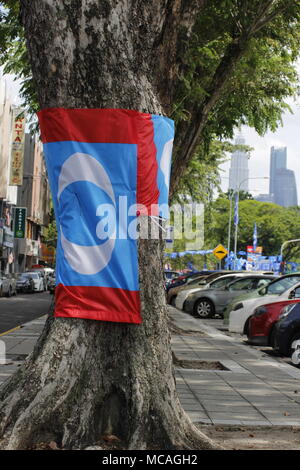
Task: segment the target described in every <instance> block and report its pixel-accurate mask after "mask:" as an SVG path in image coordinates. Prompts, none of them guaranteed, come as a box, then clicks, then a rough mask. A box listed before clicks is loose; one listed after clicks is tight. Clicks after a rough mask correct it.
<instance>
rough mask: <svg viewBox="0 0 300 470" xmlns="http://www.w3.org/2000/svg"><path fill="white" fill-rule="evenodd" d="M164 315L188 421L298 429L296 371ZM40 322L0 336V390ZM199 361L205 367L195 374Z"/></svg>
mask: <svg viewBox="0 0 300 470" xmlns="http://www.w3.org/2000/svg"><path fill="white" fill-rule="evenodd" d="M169 315H170V318H171V320H172V323H173V325H174V326H175V329H173V331H174V332H173V334H172V350H173V352H174V354H175V356H176V358H177V360H178V361H179V362H178V363H177V364H179V365H176V368H175V371H176V379H177V388H178V394H179V397H180V400H181V402H182V405H183V407H184V409H185V410H186V412H187V413H188V414H189V416H190V418H191V419H192V421H194V422H197V423H204V424H223V425H252V426H259V425H262V426H272V425H274V426H276V425H278V426H291V425H292V426H300V370H299V369H297V368H295V367H294V366H292V365H289V364H283V363H279V362H277V361H276V360H275V359H273V358H271V357H267V356H266V355H265V354H264V353H262V352H261V351H259V350H256V349H254V348H251V347H249V346H246V345H244V344H242V342H241V341H240V340H239V339H238V338H232V337H229V336H227V335H225V334H223V333H221V332H220V331H218V330H217V329H216V328H215V327H214V326H213V325H214V320H211V321H206V320H198V319H195V318H193V317H191V316H189V315H187V314H185V313H183V312H180V311H178V310H176V309H175V308H173V307H170V308H169ZM45 320H46V316H44V317H41V318H39V319H36V320H34V321H31V322H29V323H26V324H25V325H23V327H21V328H18V329H16V330H13V331H11V332H9V333H7V334H4V335H0V341H4V344H5V346H6V364H1V353H0V385H1V383H2V382H4V380H6V379H7V378H8V377H9V376H10V375H11V374H12V373H13V372H14V371H15V370H16V369H17V368H18V367H19V366H20V364H21V363H22V361H23V360H24V358H25V357H26V355H27V354H29V353H30V352H31V351H32V349H33V347H34V344H35V342H36V340H37V338H38V336H39V334H40V332H41V330H42V328H43V325H44V322H45ZM0 351H1V348H0ZM199 362H201V367H203V363H204V366H206V368H205V369H203V368H201V369H199V368H198V365H199ZM182 366H184V367H182ZM216 367H218V369H216ZM221 369H223V370H221Z"/></svg>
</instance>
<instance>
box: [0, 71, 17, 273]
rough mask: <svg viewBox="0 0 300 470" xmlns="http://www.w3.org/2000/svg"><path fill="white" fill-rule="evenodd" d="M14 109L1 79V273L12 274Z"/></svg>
mask: <svg viewBox="0 0 300 470" xmlns="http://www.w3.org/2000/svg"><path fill="white" fill-rule="evenodd" d="M13 115H14V107H13V105H12V102H11V100H10V98H9V95H8V90H7V86H6V82H5V80H4V79H3V78H1V77H0V271H4V272H12V271H13V262H14V234H13V226H14V218H13V211H14V207H15V205H16V202H17V187H16V186H10V185H9V176H10V168H11V157H12V153H11V143H12V132H13Z"/></svg>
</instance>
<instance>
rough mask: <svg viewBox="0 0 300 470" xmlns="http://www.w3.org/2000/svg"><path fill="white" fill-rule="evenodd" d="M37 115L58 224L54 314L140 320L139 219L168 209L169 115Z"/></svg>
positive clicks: (117, 111)
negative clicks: (166, 116) (167, 116)
mask: <svg viewBox="0 0 300 470" xmlns="http://www.w3.org/2000/svg"><path fill="white" fill-rule="evenodd" d="M38 117H39V122H40V128H41V136H42V141H43V144H44V153H45V160H46V165H47V170H48V175H49V181H50V186H51V192H52V196H53V203H54V210H55V215H56V222H57V230H58V241H57V258H56V284H57V286H56V289H55V296H56V300H55V316H56V317H77V318H85V319H92V320H102V321H111V322H125V323H141V321H142V318H141V312H140V295H139V282H138V253H137V238H138V230H137V225H138V220H139V217H140V216H144V215H145V216H146V215H148V216H155V217H166V216H167V213H168V209H167V207H168V192H169V178H170V165H171V153H172V144H173V138H174V124H173V121H171V120H170V119H168V118H165V117H163V116H157V115H151V114H147V113H139V112H137V111H131V110H122V109H62V108H51V109H46V110H43V111H40V112H39V113H38Z"/></svg>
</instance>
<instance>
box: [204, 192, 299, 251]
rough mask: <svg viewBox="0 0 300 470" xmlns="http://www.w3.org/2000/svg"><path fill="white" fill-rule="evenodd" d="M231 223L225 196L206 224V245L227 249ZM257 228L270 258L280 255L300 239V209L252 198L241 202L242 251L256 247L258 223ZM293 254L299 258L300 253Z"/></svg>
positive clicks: (239, 235) (219, 201) (239, 231)
mask: <svg viewBox="0 0 300 470" xmlns="http://www.w3.org/2000/svg"><path fill="white" fill-rule="evenodd" d="M228 223H229V200H228V198H227V197H226V196H225V195H221V196H220V197H219V198H218V199H217V200H216V201H214V203H213V204H212V208H211V211H210V214H209V217H208V218H207V219H206V223H205V241H206V245H207V244H210V246H212V247H214V246H216V245H217V244H218V243H222V244H223V245H224V246H227V241H228ZM255 223H256V225H257V238H258V242H257V243H258V246H262V247H263V254H264V255H266V256H271V255H274V256H275V255H279V254H280V248H281V245H282V243H283V242H284V241H286V240H292V239H296V238H299V233H300V211H299V209H298V207H290V208H285V207H281V206H278V205H276V204H271V203H267V202H260V201H255V200H251V199H244V200H240V202H239V225H238V251H240V250H242V251H245V250H246V247H247V245H252V244H253V229H254V224H255ZM231 224H232V230H231V249H233V237H234V229H233V220H231ZM293 255H294V256H295V257H296V258H294V260H296V259H298V257H299V253H296V252H294V253H293Z"/></svg>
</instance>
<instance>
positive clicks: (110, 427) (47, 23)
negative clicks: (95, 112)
mask: <svg viewBox="0 0 300 470" xmlns="http://www.w3.org/2000/svg"><path fill="white" fill-rule="evenodd" d="M186 3H189V4H190V5H194V6H195V4H199V2H195V1H191V2H185V4H186ZM21 4H22V19H23V23H24V27H25V32H26V37H27V44H28V49H29V53H30V58H31V64H32V70H33V76H34V81H35V84H36V88H37V92H38V97H39V102H40V106H41V109H43V108H48V107H66V108H76V107H77V108H127V109H135V110H138V111H144V112H151V113H155V114H159V113H164V107H163V105H162V104H161V103H164V102H167V101H168V99H169V98H168V96H167V94H168V87H166V86H162V88H161V90H159V86H160V84H159V83H158V78H157V77H158V76H159V73H162V71H163V70H164V71H165V76H164V77H163V78H162V80H163V81H164V84H165V83H167V82H168V80H169V75H168V74H167V70H169V69H170V70H171V71H172V70H174V67H175V66H176V63H175V62H173V63H170V67H169V68H168V67H167V64H166V49H165V48H164V47H163V45H164V44H166V45H167V46H166V47H169V48H170V43H169V42H168V37H167V36H166V31H171V30H172V28H170V21H171V20H170V18H172V15H173V16H174V15H175V12H178V11H179V10H180V8H183V7H181V1H176V0H175V1H174V2H169V1H167V0H162V1H159V2H157V0H148V1H147V2H144V1H131V0H119V1H118V0H111V1H108V0H103V1H101V2H99V1H98V0H97V1H96V0H82V1H79V0H64V1H61V0H60V1H58V0H22V1H21ZM184 18H185V21H187V20H186V18H189V21H190V23H189V27H192V24H193V19H192V18H193V15H192V13H191V12H190V15H187V12H185V15H184ZM187 29H188V28H187ZM172 43H176V38H174V33H173V36H172ZM174 47H175V46H174ZM157 51H160V52H159V56H158V52H157ZM175 55H176V54H173V56H172V54H170V55H169V58H171V57H173V59H174V57H175ZM170 60H171V59H170ZM174 60H175V59H174ZM155 64H157V67H156V68H155ZM158 69H159V70H158ZM170 73H171V72H170ZM139 275H140V286H141V301H142V317H143V323H142V325H126V324H117V323H115V324H112V323H108V322H107V323H106V322H97V321H91V320H81V319H65V318H55V319H54V318H53V317H49V319H48V320H47V322H46V326H45V328H44V331H43V333H42V335H41V337H40V338H39V340H38V342H37V345H36V347H35V349H34V352H33V353H32V354H31V355H30V357H29V358H28V359H27V360H26V362H25V363H24V365H23V366H22V367H21V368H20V370H18V372H17V373H16V374H15V375H14V376H13V377H12V378H11V380H10V381H9V382H8V383H6V384H5V385H4V387H3V388H2V390H1V392H0V399H1V403H2V404H1V407H0V418H1V421H0V435H1V436H2V438H3V440H2V443H3V444H2V445H3V447H5V448H8V449H25V448H28V447H30V446H32V445H34V444H36V443H38V442H45V441H49V440H54V441H56V442H57V443H58V445H59V446H61V447H63V448H68V449H74V448H84V447H85V446H87V445H91V444H93V443H95V442H97V441H98V440H99V438H100V436H101V435H103V434H106V433H108V434H115V435H117V436H118V437H119V438H120V439H122V441H123V442H124V446H126V447H127V448H129V449H146V448H149V447H151V446H152V445H155V447H160V448H161V449H167V448H181V449H186V448H193V449H200V448H205V449H208V448H213V447H214V446H213V443H212V442H211V441H210V440H209V439H208V438H207V437H206V436H204V435H203V434H202V433H200V432H199V431H198V430H197V429H196V428H195V427H194V426H193V425H192V423H191V422H190V420H189V418H188V417H187V415H186V414H185V413H184V411H183V410H182V408H181V405H180V403H179V400H178V398H177V394H176V384H175V379H174V372H173V366H172V357H171V350H170V334H169V331H168V325H167V312H166V307H165V297H164V290H163V274H162V244H161V242H160V241H159V240H141V241H140V242H139Z"/></svg>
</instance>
